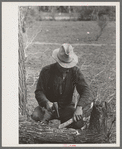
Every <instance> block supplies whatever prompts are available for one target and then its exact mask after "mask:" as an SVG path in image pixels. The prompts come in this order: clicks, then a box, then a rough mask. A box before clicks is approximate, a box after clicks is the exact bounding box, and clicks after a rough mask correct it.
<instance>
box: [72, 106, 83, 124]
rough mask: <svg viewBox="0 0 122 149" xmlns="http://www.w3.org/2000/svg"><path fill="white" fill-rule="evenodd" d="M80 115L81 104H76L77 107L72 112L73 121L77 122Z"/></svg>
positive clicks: (81, 113)
mask: <svg viewBox="0 0 122 149" xmlns="http://www.w3.org/2000/svg"><path fill="white" fill-rule="evenodd" d="M82 115H83V110H82V106H77V108H76V110H75V112H74V115H73V118H74V121H75V122H77V121H79V120H80V119H82Z"/></svg>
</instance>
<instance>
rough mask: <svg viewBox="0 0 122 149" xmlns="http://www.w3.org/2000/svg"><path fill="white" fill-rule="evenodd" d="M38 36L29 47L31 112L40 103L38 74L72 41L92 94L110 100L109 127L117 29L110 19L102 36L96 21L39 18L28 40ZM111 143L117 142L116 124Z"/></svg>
mask: <svg viewBox="0 0 122 149" xmlns="http://www.w3.org/2000/svg"><path fill="white" fill-rule="evenodd" d="M37 32H39V33H38V35H37V36H36V38H35V39H34V41H33V42H32V44H31V45H30V46H29V47H28V48H27V49H26V51H25V53H26V63H25V64H26V76H27V77H26V78H27V109H28V113H29V114H31V113H32V111H33V110H34V108H35V107H36V106H37V105H38V104H37V102H36V99H35V95H34V91H35V88H36V82H37V79H38V75H39V73H40V71H41V69H42V67H44V66H45V65H48V64H51V63H54V62H55V61H54V60H53V59H52V57H51V54H52V51H53V50H54V49H56V48H58V47H59V46H60V45H61V44H63V43H70V44H72V45H73V47H74V51H75V53H76V54H77V55H78V58H79V63H78V67H79V68H80V69H81V71H82V73H83V75H84V77H85V79H86V82H87V83H88V85H89V86H90V89H91V91H92V94H93V97H94V98H95V99H97V100H104V101H107V102H108V106H109V108H108V129H109V128H110V123H111V121H112V119H113V116H114V115H115V112H116V45H115V44H116V32H115V22H109V23H108V25H107V26H106V28H105V29H104V31H103V33H102V35H101V36H100V38H99V39H98V41H95V39H96V36H97V34H99V26H98V25H97V22H95V21H40V22H35V23H34V24H33V26H31V27H30V28H29V30H28V33H27V35H28V40H29V41H30V40H31V39H32V36H33V35H35V34H36V33H37ZM111 142H112V143H115V142H116V133H115V125H114V127H113V128H112V138H111Z"/></svg>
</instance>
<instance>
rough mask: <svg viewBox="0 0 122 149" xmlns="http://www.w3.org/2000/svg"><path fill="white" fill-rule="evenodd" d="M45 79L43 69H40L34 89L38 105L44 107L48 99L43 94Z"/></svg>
mask: <svg viewBox="0 0 122 149" xmlns="http://www.w3.org/2000/svg"><path fill="white" fill-rule="evenodd" d="M46 81H47V80H46V79H45V73H44V70H43V69H42V71H41V72H40V76H39V79H38V82H37V86H36V90H35V98H36V100H37V101H38V104H39V106H41V107H45V105H46V102H47V101H48V99H47V98H46V95H45V93H46V89H45V85H46Z"/></svg>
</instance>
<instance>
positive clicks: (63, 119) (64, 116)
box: [59, 106, 75, 123]
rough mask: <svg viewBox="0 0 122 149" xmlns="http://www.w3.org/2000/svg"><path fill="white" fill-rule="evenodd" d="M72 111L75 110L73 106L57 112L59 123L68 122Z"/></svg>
mask: <svg viewBox="0 0 122 149" xmlns="http://www.w3.org/2000/svg"><path fill="white" fill-rule="evenodd" d="M74 111H75V108H74V107H73V106H69V107H67V108H65V109H61V110H59V115H60V120H61V123H64V122H66V121H68V120H69V119H70V118H72V117H73V114H74Z"/></svg>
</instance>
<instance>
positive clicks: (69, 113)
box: [31, 105, 84, 129]
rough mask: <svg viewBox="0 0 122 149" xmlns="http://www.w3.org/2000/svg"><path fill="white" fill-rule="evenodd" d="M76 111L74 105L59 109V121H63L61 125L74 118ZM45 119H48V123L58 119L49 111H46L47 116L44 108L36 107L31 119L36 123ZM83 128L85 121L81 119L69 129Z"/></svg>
mask: <svg viewBox="0 0 122 149" xmlns="http://www.w3.org/2000/svg"><path fill="white" fill-rule="evenodd" d="M74 111H75V108H74V106H72V105H70V106H67V107H66V108H63V109H59V115H60V117H59V118H58V119H59V120H60V121H61V123H64V122H66V121H68V120H69V119H70V118H72V117H73V114H74ZM43 117H47V119H48V121H49V120H52V119H57V118H56V116H55V115H54V114H52V113H50V112H48V111H46V114H45V109H43V108H42V107H40V106H38V107H36V108H35V109H34V111H33V113H32V115H31V118H32V119H33V120H35V121H41V120H42V119H43ZM83 126H84V121H83V119H81V120H79V121H77V122H73V123H72V124H70V125H69V126H68V128H74V129H80V128H81V127H83Z"/></svg>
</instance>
